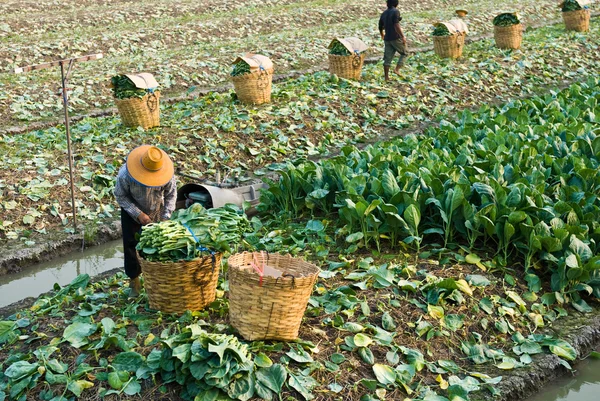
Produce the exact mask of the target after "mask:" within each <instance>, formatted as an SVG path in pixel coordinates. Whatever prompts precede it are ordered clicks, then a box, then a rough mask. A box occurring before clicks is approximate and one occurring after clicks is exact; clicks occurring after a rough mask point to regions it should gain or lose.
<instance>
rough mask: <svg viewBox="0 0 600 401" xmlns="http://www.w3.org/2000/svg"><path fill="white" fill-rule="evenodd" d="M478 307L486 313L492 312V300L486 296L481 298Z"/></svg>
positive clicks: (491, 313) (490, 313)
mask: <svg viewBox="0 0 600 401" xmlns="http://www.w3.org/2000/svg"><path fill="white" fill-rule="evenodd" d="M479 307H480V308H481V309H483V311H484V312H485V313H487V314H488V315H493V314H494V304H493V303H492V300H491V299H489V298H487V297H486V298H482V299H481V301H479Z"/></svg>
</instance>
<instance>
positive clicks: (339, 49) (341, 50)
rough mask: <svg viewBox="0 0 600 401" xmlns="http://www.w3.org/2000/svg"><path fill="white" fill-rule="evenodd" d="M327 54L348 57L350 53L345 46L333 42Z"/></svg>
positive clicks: (337, 41) (338, 42)
mask: <svg viewBox="0 0 600 401" xmlns="http://www.w3.org/2000/svg"><path fill="white" fill-rule="evenodd" d="M329 54H333V55H336V56H350V55H351V53H350V51H349V50H348V49H346V46H344V45H343V44H342V43H341V42H340V41H339V40H336V41H334V42H333V46H331V48H330V49H329Z"/></svg>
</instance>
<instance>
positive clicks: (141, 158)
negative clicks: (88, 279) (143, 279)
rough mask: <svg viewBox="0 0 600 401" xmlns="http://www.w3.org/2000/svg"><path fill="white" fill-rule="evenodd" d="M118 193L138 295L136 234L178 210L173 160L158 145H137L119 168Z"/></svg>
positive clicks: (132, 293)
mask: <svg viewBox="0 0 600 401" xmlns="http://www.w3.org/2000/svg"><path fill="white" fill-rule="evenodd" d="M114 193H115V198H117V202H118V203H119V206H121V228H122V231H123V253H124V254H125V274H127V276H128V277H129V278H130V279H131V281H130V284H129V287H130V288H131V291H130V296H132V297H137V296H138V295H139V293H140V289H141V284H140V277H139V275H140V273H141V267H140V264H139V261H138V259H137V256H136V251H135V246H136V245H137V240H136V238H135V234H136V233H138V232H139V231H140V230H141V228H142V226H145V225H147V224H150V223H154V222H158V221H160V220H167V219H168V218H169V217H171V213H173V211H174V210H175V202H176V200H177V186H176V184H175V177H174V170H173V162H172V161H171V159H170V158H169V156H168V155H167V154H166V153H165V152H164V151H162V150H161V149H159V148H157V147H156V146H149V145H142V146H139V147H137V148H135V149H133V150H132V151H131V153H129V155H128V156H127V162H126V163H125V164H124V165H123V166H122V167H121V169H120V170H119V174H118V175H117V182H116V184H115V192H114Z"/></svg>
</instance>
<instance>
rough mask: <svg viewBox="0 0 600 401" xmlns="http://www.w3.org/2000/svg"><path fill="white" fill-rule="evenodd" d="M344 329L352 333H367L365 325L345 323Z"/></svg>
mask: <svg viewBox="0 0 600 401" xmlns="http://www.w3.org/2000/svg"><path fill="white" fill-rule="evenodd" d="M342 329H344V330H348V331H349V332H351V333H361V332H363V331H365V327H364V326H363V325H361V324H358V323H354V322H346V323H344V325H343V326H342Z"/></svg>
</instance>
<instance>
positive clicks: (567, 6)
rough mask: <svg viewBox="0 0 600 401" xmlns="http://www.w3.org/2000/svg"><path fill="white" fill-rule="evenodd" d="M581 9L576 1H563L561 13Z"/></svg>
mask: <svg viewBox="0 0 600 401" xmlns="http://www.w3.org/2000/svg"><path fill="white" fill-rule="evenodd" d="M581 9H582V7H581V5H580V4H579V2H578V1H577V0H565V1H563V2H562V4H561V10H562V12H568V11H578V10H581Z"/></svg>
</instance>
